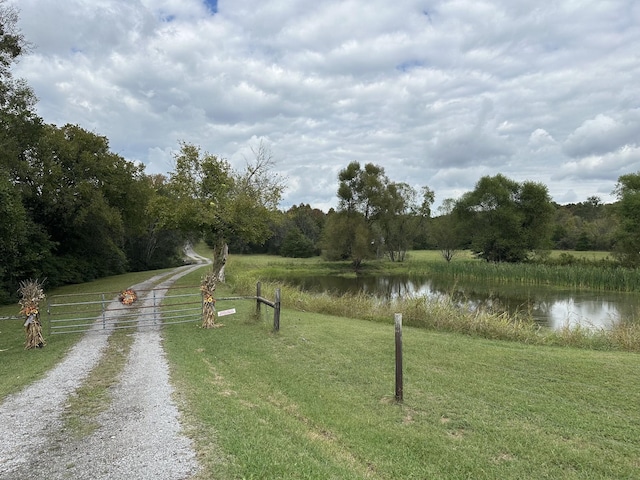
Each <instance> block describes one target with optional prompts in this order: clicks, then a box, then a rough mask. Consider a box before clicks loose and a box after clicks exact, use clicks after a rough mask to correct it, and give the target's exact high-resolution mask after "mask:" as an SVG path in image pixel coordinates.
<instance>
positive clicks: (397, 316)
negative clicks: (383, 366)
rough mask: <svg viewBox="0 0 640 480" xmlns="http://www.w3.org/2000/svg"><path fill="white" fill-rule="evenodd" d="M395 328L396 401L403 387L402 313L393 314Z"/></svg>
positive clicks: (402, 391) (399, 397) (401, 394)
mask: <svg viewBox="0 0 640 480" xmlns="http://www.w3.org/2000/svg"><path fill="white" fill-rule="evenodd" d="M394 323H395V330H396V402H402V400H403V398H404V387H403V385H402V314H401V313H396V314H395V315H394Z"/></svg>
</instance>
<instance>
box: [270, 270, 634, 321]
mask: <svg viewBox="0 0 640 480" xmlns="http://www.w3.org/2000/svg"><path fill="white" fill-rule="evenodd" d="M280 280H284V281H286V282H287V283H290V284H292V285H295V286H298V287H300V288H302V289H303V290H307V291H311V292H330V293H337V294H342V293H365V294H368V295H372V296H375V297H378V298H381V299H386V300H393V299H395V298H399V297H407V296H426V297H427V298H431V299H434V300H437V299H442V298H451V299H453V300H454V301H455V302H456V303H458V304H460V305H462V304H467V305H469V306H471V307H472V308H484V307H492V308H499V309H502V310H506V311H508V312H510V313H514V312H516V311H525V312H529V313H530V314H531V316H532V317H533V318H534V320H535V321H536V322H538V323H539V324H541V325H545V326H548V327H550V328H554V329H558V328H561V327H563V326H565V325H575V324H580V325H582V326H585V327H590V328H608V327H610V326H611V325H612V324H614V323H616V322H618V321H620V320H621V319H623V320H627V321H637V318H638V316H639V315H640V295H638V294H637V293H618V292H595V291H573V290H560V289H557V288H549V287H537V286H519V287H514V286H505V285H478V284H471V283H469V284H465V283H463V282H460V281H457V282H456V281H455V280H453V279H451V278H448V277H447V278H443V277H425V276H409V275H402V276H376V277H364V276H358V277H335V276H305V277H287V278H286V279H280Z"/></svg>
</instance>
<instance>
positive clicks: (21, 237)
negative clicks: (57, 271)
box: [0, 2, 51, 302]
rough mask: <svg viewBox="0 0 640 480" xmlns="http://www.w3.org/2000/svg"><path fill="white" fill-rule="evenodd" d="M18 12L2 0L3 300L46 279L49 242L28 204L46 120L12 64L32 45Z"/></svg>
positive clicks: (0, 238)
mask: <svg viewBox="0 0 640 480" xmlns="http://www.w3.org/2000/svg"><path fill="white" fill-rule="evenodd" d="M17 22H18V13H17V10H16V9H15V8H14V7H12V6H10V5H7V4H6V3H5V2H0V197H2V198H1V199H0V216H1V217H2V218H0V301H2V302H4V301H6V300H7V299H9V298H13V297H15V294H16V291H17V289H18V286H19V281H20V280H23V279H26V278H29V277H36V276H38V277H42V275H41V272H40V270H39V267H40V264H41V263H42V262H43V261H46V260H47V259H48V258H49V257H50V249H51V243H50V242H49V241H48V238H47V237H46V234H45V233H44V232H43V229H42V228H40V227H39V226H38V225H37V224H36V223H34V221H33V219H32V218H31V212H30V211H29V209H28V208H26V207H25V205H24V193H25V192H26V191H28V190H29V188H30V183H29V182H30V177H29V170H30V169H29V162H30V159H31V152H32V151H33V148H34V145H35V144H36V143H37V141H38V138H39V135H40V132H41V128H42V120H41V119H40V117H38V115H37V114H36V112H35V104H36V97H35V95H34V93H33V91H32V90H31V88H30V87H29V86H28V85H27V84H26V82H25V81H24V80H21V79H14V78H13V75H12V72H11V68H12V66H13V64H14V63H15V62H16V61H17V60H18V59H19V57H20V56H21V55H23V54H24V52H25V51H26V50H27V48H28V44H27V42H26V41H25V39H24V37H23V35H22V33H21V32H20V31H19V30H18V28H17Z"/></svg>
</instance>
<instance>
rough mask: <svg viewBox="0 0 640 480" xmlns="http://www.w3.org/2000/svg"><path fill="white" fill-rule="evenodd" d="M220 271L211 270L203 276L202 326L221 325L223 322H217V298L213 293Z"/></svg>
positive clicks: (201, 287)
mask: <svg viewBox="0 0 640 480" xmlns="http://www.w3.org/2000/svg"><path fill="white" fill-rule="evenodd" d="M217 280H218V272H215V271H214V270H210V271H209V272H207V274H206V275H204V276H203V277H202V283H201V284H200V290H201V291H202V328H216V327H221V326H222V324H221V323H216V299H215V298H213V293H214V292H215V290H216V283H217Z"/></svg>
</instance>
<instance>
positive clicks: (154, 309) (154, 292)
mask: <svg viewBox="0 0 640 480" xmlns="http://www.w3.org/2000/svg"><path fill="white" fill-rule="evenodd" d="M151 291H152V292H153V324H154V325H156V317H157V315H158V312H157V309H156V291H155V289H154V290H151Z"/></svg>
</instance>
